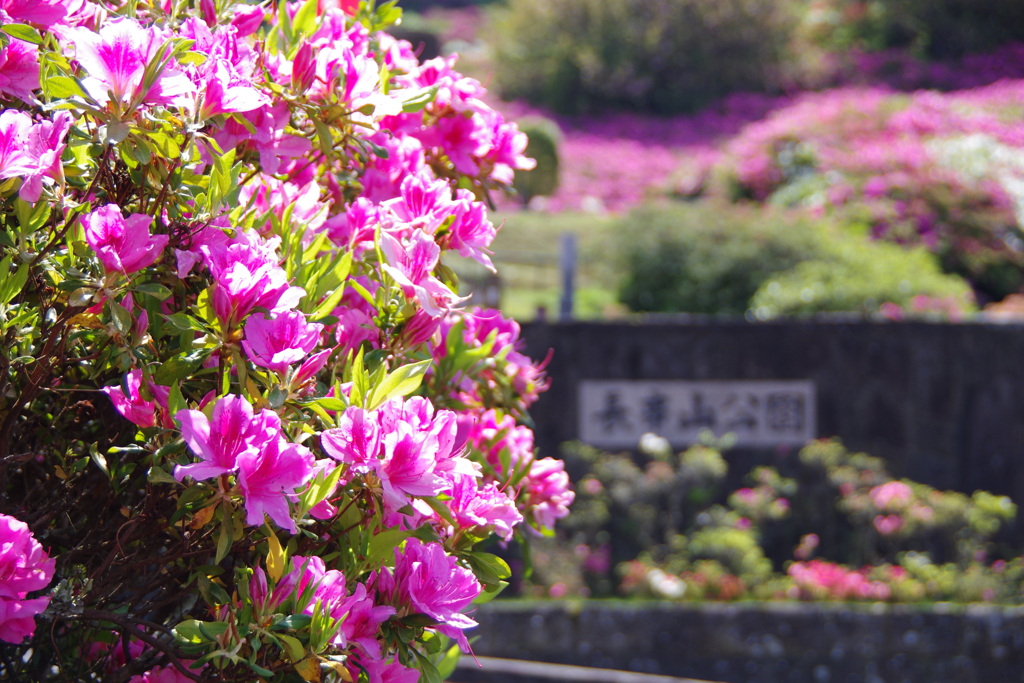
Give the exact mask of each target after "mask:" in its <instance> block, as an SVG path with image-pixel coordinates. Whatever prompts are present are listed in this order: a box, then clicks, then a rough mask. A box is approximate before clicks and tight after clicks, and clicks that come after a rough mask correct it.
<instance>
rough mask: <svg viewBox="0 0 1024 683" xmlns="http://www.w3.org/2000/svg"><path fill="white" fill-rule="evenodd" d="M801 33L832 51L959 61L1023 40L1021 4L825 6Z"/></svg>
mask: <svg viewBox="0 0 1024 683" xmlns="http://www.w3.org/2000/svg"><path fill="white" fill-rule="evenodd" d="M800 33H802V34H809V35H810V36H811V37H812V38H813V39H815V41H816V42H817V43H818V44H820V45H822V46H824V47H826V48H828V49H832V50H845V49H848V48H851V47H856V48H861V49H867V50H882V49H885V48H890V47H910V48H913V49H914V50H915V51H916V52H918V53H919V54H920V55H921V56H923V57H931V58H946V57H959V56H961V55H963V54H965V53H969V52H978V51H983V50H987V49H991V48H993V47H996V46H998V45H1001V44H1004V43H1006V42H1009V41H1013V40H1024V3H1021V2H1020V0H871V1H869V2H865V1H864V0H827V1H826V2H816V3H813V5H812V6H811V7H810V8H809V9H808V10H807V11H806V12H805V14H804V17H803V21H802V22H801V26H800Z"/></svg>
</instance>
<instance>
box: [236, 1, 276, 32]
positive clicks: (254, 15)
mask: <svg viewBox="0 0 1024 683" xmlns="http://www.w3.org/2000/svg"><path fill="white" fill-rule="evenodd" d="M266 12H267V10H266V9H265V8H264V7H261V6H259V5H235V15H234V17H232V19H231V26H233V27H234V29H235V31H236V34H235V35H237V36H238V37H239V38H245V37H246V36H251V35H252V34H253V33H256V31H258V30H260V25H261V24H262V23H263V17H264V15H265V14H266Z"/></svg>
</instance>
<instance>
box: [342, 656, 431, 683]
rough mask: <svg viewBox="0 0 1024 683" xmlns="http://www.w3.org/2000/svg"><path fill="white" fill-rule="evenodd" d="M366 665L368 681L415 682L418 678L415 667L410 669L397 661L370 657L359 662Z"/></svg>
mask: <svg viewBox="0 0 1024 683" xmlns="http://www.w3.org/2000/svg"><path fill="white" fill-rule="evenodd" d="M360 663H361V664H363V666H365V667H366V673H367V674H369V676H370V680H369V683H416V682H417V681H419V680H420V672H419V671H418V670H417V669H410V668H408V667H406V666H403V665H402V664H401V663H399V662H397V661H391V662H386V663H385V662H384V661H378V660H374V659H371V660H369V661H366V662H360ZM353 673H354V677H355V676H358V675H359V669H355V670H354V672H353Z"/></svg>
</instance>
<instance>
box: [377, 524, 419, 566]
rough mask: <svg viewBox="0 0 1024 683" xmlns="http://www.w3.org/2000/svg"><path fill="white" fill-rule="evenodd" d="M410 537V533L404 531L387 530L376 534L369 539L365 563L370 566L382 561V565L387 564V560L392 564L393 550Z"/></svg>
mask: <svg viewBox="0 0 1024 683" xmlns="http://www.w3.org/2000/svg"><path fill="white" fill-rule="evenodd" d="M410 535H411V534H410V532H408V531H406V530H404V529H387V530H385V531H382V532H380V533H379V534H376V535H375V536H373V537H372V538H371V539H370V544H369V547H368V548H367V550H366V561H367V562H369V563H370V564H371V565H375V564H377V563H378V562H381V561H384V564H389V563H388V562H387V560H388V559H390V560H391V562H394V559H395V558H394V550H395V548H397V547H398V545H399V544H400V543H401V542H402V541H404V540H405V539H407V538H409V536H410ZM389 556H390V557H389Z"/></svg>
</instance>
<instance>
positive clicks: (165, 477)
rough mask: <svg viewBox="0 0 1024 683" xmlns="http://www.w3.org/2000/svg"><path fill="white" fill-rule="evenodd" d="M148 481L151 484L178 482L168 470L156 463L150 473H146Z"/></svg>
mask: <svg viewBox="0 0 1024 683" xmlns="http://www.w3.org/2000/svg"><path fill="white" fill-rule="evenodd" d="M146 481H148V482H149V483H150V484H177V483H178V480H177V479H175V478H174V477H172V476H171V475H170V474H168V473H167V471H166V470H165V469H164V468H162V467H160V466H159V465H154V466H153V467H150V468H149V474H148V475H146Z"/></svg>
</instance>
